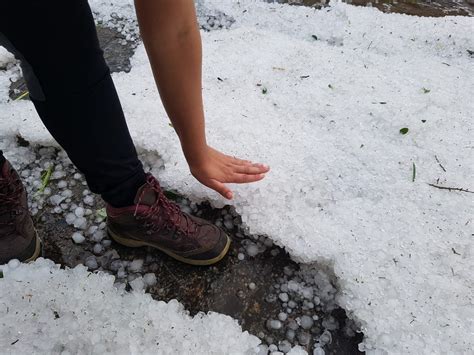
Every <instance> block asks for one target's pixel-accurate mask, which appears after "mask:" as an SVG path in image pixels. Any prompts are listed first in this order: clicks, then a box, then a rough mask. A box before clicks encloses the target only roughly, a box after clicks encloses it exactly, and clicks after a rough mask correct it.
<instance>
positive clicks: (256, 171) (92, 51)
mask: <svg viewBox="0 0 474 355" xmlns="http://www.w3.org/2000/svg"><path fill="white" fill-rule="evenodd" d="M135 8H136V13H137V18H138V24H139V28H140V33H141V36H142V39H143V42H144V45H145V48H146V51H147V54H148V57H149V61H150V64H151V67H152V70H153V74H154V78H155V82H156V85H157V87H158V89H159V93H160V96H161V99H162V102H163V105H164V107H165V110H166V112H167V114H168V116H169V118H170V120H171V122H172V125H173V127H174V128H175V131H176V133H177V135H178V137H179V139H180V143H181V147H182V150H183V153H184V157H185V159H186V161H187V163H188V165H189V169H190V172H191V174H192V175H193V176H194V177H195V178H196V179H197V180H198V181H199V182H200V183H202V184H204V185H205V186H207V187H209V188H211V189H214V190H215V191H217V192H219V193H220V194H221V195H222V196H224V197H225V198H227V199H232V197H233V195H232V191H231V190H230V189H229V187H228V186H226V183H249V182H254V181H258V180H261V179H263V178H264V176H265V174H266V173H267V172H268V171H269V167H268V166H266V165H263V164H256V163H252V162H250V161H247V160H242V159H238V158H235V157H231V156H229V155H226V154H223V153H221V152H219V151H218V150H216V149H214V148H212V147H211V146H209V145H208V144H207V142H206V135H205V120H204V110H203V101H202V93H201V67H202V65H201V61H202V54H201V38H200V32H199V27H198V23H197V19H196V10H195V5H194V1H193V0H156V1H148V0H136V1H135ZM0 44H1V45H3V46H4V47H5V48H7V50H9V51H11V52H12V53H13V54H14V55H15V56H16V58H18V59H19V60H20V61H21V66H22V71H23V75H24V77H25V80H26V82H27V86H28V90H29V94H30V99H31V102H32V103H33V105H34V107H35V108H36V111H37V113H38V115H39V117H40V118H41V120H42V121H43V123H44V125H45V126H46V128H47V129H48V131H49V132H50V133H51V135H52V136H53V137H54V138H55V140H56V141H57V142H58V143H59V144H60V145H61V147H62V148H63V149H64V150H65V151H66V152H67V154H68V156H69V158H70V159H71V161H72V162H73V163H74V164H75V166H76V167H77V168H78V169H79V170H80V171H81V172H82V173H83V174H84V176H85V178H86V181H87V184H88V186H89V188H90V190H91V191H92V192H94V193H96V194H99V195H100V196H101V197H102V198H103V200H104V201H105V202H106V205H107V207H106V211H107V216H108V217H107V230H108V233H109V235H110V236H111V238H113V239H114V240H115V241H117V242H118V243H120V244H123V245H126V246H129V247H141V246H151V247H154V248H156V249H158V250H161V251H162V252H165V253H166V254H168V255H170V256H171V257H173V258H175V259H177V260H180V261H182V262H185V263H189V264H193V265H210V264H213V263H216V262H218V261H219V260H221V259H222V258H223V257H224V256H225V254H226V253H227V251H228V249H229V245H230V238H229V237H228V236H227V235H226V234H225V233H224V232H223V231H222V230H221V229H220V228H218V227H216V226H215V225H213V224H211V223H209V222H207V221H205V220H203V219H200V218H197V217H194V216H192V215H189V214H186V213H183V212H182V211H181V210H180V209H179V207H178V206H177V205H176V204H174V203H173V202H172V201H169V200H168V199H167V198H166V197H165V195H164V194H163V191H162V189H161V187H160V185H159V183H158V181H157V179H156V178H155V177H153V176H152V175H150V174H145V172H144V170H143V167H142V164H141V162H140V161H139V159H138V157H137V153H136V150H135V147H134V145H133V142H132V139H131V137H130V134H129V131H128V128H127V124H126V121H125V118H124V114H123V111H122V108H121V105H120V101H119V98H118V96H117V93H116V90H115V87H114V84H113V82H112V79H111V76H110V71H109V68H108V67H107V65H106V63H105V61H104V58H103V52H102V50H101V49H100V46H99V42H98V38H97V33H96V29H95V24H94V20H93V16H92V12H91V9H90V7H89V4H88V3H87V1H86V0H71V1H61V0H45V1H36V0H24V1H13V0H6V1H2V3H1V5H0ZM40 250H41V241H40V238H39V237H38V236H37V233H36V231H35V228H34V226H33V222H32V219H31V217H30V214H29V212H28V206H27V196H26V191H25V189H24V187H23V185H22V182H21V180H20V177H19V175H18V174H17V172H16V171H15V170H14V168H13V167H12V166H11V164H10V163H9V162H8V161H7V160H6V159H5V157H4V156H3V154H2V153H1V152H0V264H3V263H6V262H8V261H9V260H11V259H19V260H20V261H25V262H27V261H31V260H34V259H35V258H37V257H38V256H39V254H40Z"/></svg>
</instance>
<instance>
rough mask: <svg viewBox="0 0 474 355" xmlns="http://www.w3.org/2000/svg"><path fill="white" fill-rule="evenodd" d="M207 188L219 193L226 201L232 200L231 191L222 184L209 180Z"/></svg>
mask: <svg viewBox="0 0 474 355" xmlns="http://www.w3.org/2000/svg"><path fill="white" fill-rule="evenodd" d="M207 186H208V187H209V188H211V189H213V190H214V191H216V192H218V193H220V194H221V195H222V196H223V197H225V198H226V199H228V200H232V197H233V193H232V191H231V190H230V189H229V188H228V187H227V186H225V185H224V184H223V183H222V182H220V181H217V180H214V179H211V180H210V181H209V183H208V184H207Z"/></svg>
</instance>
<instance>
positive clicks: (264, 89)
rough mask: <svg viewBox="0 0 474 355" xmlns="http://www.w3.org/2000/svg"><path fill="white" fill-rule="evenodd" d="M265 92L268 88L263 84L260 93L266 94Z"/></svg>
mask: <svg viewBox="0 0 474 355" xmlns="http://www.w3.org/2000/svg"><path fill="white" fill-rule="evenodd" d="M267 92H268V90H267V88H266V87H265V86H264V87H263V88H262V94H266V93H267Z"/></svg>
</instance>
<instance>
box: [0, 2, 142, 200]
mask: <svg viewBox="0 0 474 355" xmlns="http://www.w3.org/2000/svg"><path fill="white" fill-rule="evenodd" d="M0 42H1V43H0V44H2V45H4V46H5V47H7V49H9V50H11V51H13V52H14V54H15V55H16V56H17V57H18V58H19V59H20V60H21V61H22V67H23V72H24V75H25V78H26V80H27V85H28V88H29V90H30V98H31V100H32V102H33V103H34V105H35V107H36V110H37V112H38V114H39V116H40V117H41V119H42V121H43V122H44V124H45V126H46V127H47V129H48V130H49V131H50V133H51V134H52V135H53V137H54V138H55V139H56V140H57V142H58V143H59V144H60V145H61V146H62V147H63V148H64V149H65V151H66V152H67V153H68V155H69V157H70V159H71V160H72V162H73V163H74V164H75V165H76V166H77V167H78V169H79V170H80V171H81V172H82V173H84V175H85V178H86V180H87V182H88V185H89V188H90V190H91V191H93V192H95V193H98V194H101V195H102V197H103V198H104V200H105V201H106V202H108V203H109V204H111V205H113V206H116V207H122V206H127V205H132V204H133V199H134V197H135V195H136V192H137V190H138V188H139V187H140V186H141V185H143V184H144V183H145V173H144V171H143V168H142V165H141V163H140V161H139V160H138V157H137V153H136V150H135V147H134V145H133V142H132V139H131V137H130V134H129V131H128V128H127V125H126V122H125V118H124V114H123V111H122V108H121V105H120V101H119V99H118V96H117V93H116V90H115V87H114V84H113V82H112V79H111V77H110V73H109V69H108V67H107V65H106V63H105V61H104V58H103V55H102V51H101V49H100V47H99V43H98V39H97V34H96V30H95V25H94V21H93V18H92V14H91V11H90V8H89V5H88V4H87V1H84V0H76V1H58V0H54V1H35V0H26V1H23V2H17V1H13V0H11V1H10V0H8V1H6V2H4V3H3V4H2V5H0Z"/></svg>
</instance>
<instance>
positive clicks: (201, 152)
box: [181, 142, 209, 169]
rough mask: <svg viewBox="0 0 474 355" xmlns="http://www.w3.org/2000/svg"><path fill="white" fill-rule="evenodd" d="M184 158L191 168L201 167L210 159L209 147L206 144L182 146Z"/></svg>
mask: <svg viewBox="0 0 474 355" xmlns="http://www.w3.org/2000/svg"><path fill="white" fill-rule="evenodd" d="M181 146H182V149H183V153H184V157H185V159H186V161H187V163H188V165H189V168H191V169H192V168H195V167H198V166H201V165H202V164H203V163H204V162H205V161H206V159H207V157H208V151H209V146H208V145H207V143H206V142H203V143H199V144H189V145H186V144H182V145H181Z"/></svg>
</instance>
